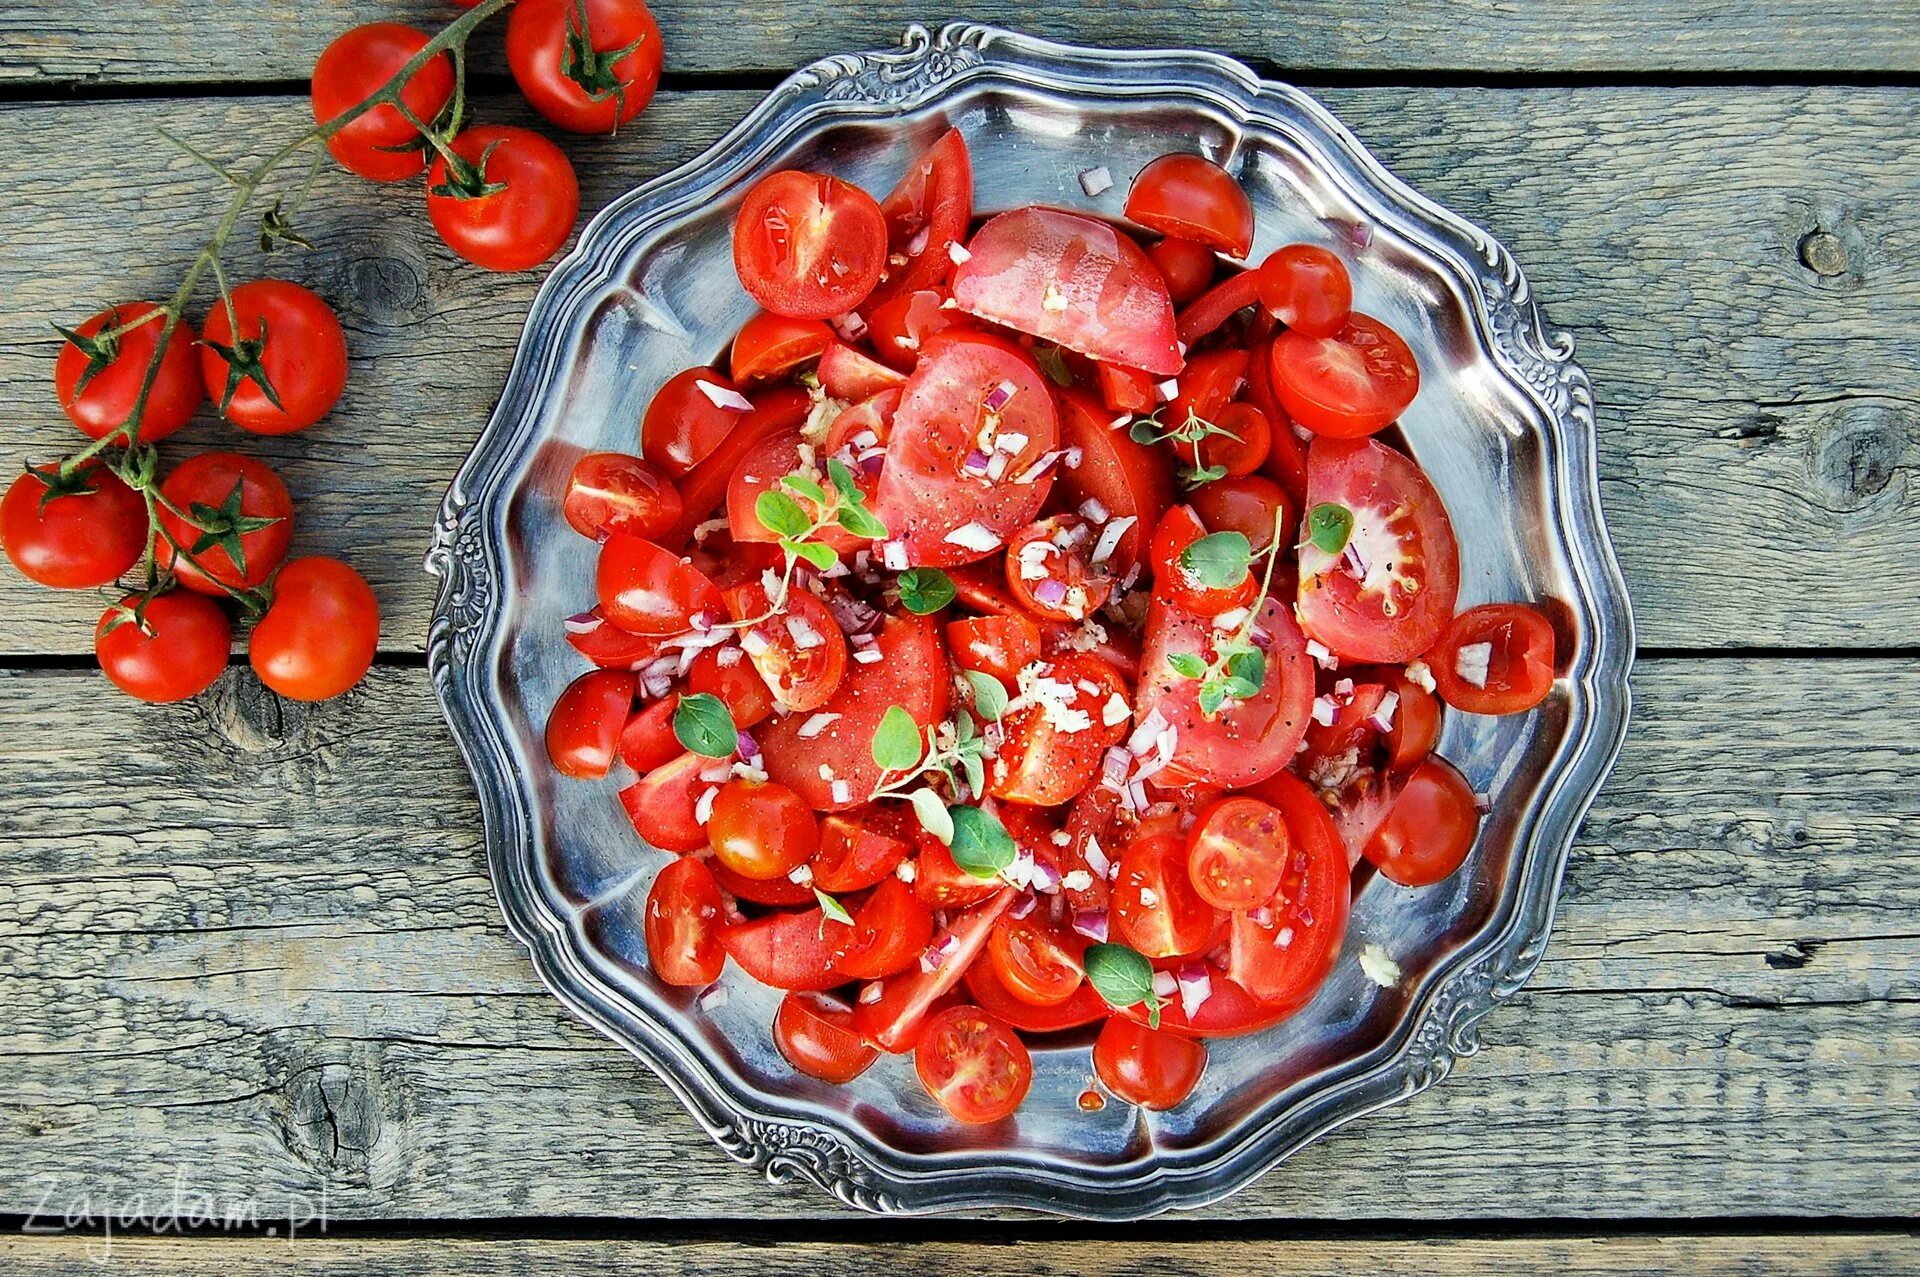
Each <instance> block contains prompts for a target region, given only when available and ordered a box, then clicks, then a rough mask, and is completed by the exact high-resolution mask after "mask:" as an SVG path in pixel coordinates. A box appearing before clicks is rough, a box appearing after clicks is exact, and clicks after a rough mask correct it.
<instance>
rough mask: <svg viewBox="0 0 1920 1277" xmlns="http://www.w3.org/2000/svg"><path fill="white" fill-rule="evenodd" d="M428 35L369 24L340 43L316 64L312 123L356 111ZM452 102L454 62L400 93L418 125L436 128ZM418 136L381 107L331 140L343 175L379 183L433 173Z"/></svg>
mask: <svg viewBox="0 0 1920 1277" xmlns="http://www.w3.org/2000/svg"><path fill="white" fill-rule="evenodd" d="M427 40H428V36H427V33H426V32H424V31H420V30H416V29H415V28H413V27H409V26H403V25H401V24H400V23H397V22H370V23H367V24H366V25H365V26H358V27H354V28H353V29H352V30H350V31H347V32H345V33H343V34H341V35H339V36H337V37H335V39H334V41H333V43H332V44H329V45H328V46H327V47H326V48H325V49H324V50H323V51H322V52H321V54H320V60H319V61H318V62H315V63H314V64H313V120H314V123H316V124H325V123H326V122H327V121H328V120H331V119H333V118H334V117H335V116H337V115H343V114H345V113H346V112H347V111H349V110H351V109H353V108H354V107H356V106H358V105H359V104H360V103H362V102H364V101H366V99H367V98H368V97H370V96H372V94H373V93H375V92H376V91H377V90H379V88H380V87H381V86H382V85H384V84H386V83H387V81H389V80H391V79H392V78H393V77H394V76H396V75H398V74H399V73H400V68H402V67H404V66H405V65H406V64H407V63H408V62H410V61H412V60H413V57H414V55H415V54H417V53H419V52H420V50H422V49H424V48H426V47H427ZM452 97H453V59H452V58H451V57H450V56H448V55H447V54H444V53H443V54H441V55H440V56H439V57H436V58H434V59H433V60H432V61H431V62H429V63H427V64H426V65H425V66H423V67H421V68H420V69H419V70H418V71H416V72H414V74H413V78H412V79H411V80H408V81H407V86H406V88H404V89H402V90H401V92H400V99H401V101H403V102H405V103H406V104H407V108H408V109H409V110H411V111H412V112H413V114H414V118H416V119H420V120H426V121H429V122H431V121H432V120H433V119H434V117H436V116H438V115H439V114H440V112H441V110H442V108H444V107H445V106H446V105H447V102H448V100H449V99H451V98H452ZM419 139H420V133H419V130H417V129H415V128H414V127H413V125H411V124H409V123H407V120H406V117H405V116H403V115H401V114H400V112H399V111H397V110H395V109H394V108H393V107H391V106H377V107H374V108H373V109H372V110H371V111H368V112H367V113H366V114H365V115H362V116H361V117H360V118H359V119H357V120H355V121H354V122H353V123H351V124H349V125H347V126H345V127H344V128H342V129H341V130H340V131H339V132H338V133H335V134H334V135H333V136H332V137H330V138H328V139H327V150H328V151H330V152H331V153H332V154H333V158H334V159H336V160H338V161H339V162H340V164H341V166H342V167H343V168H346V169H348V170H349V171H351V172H354V173H358V174H359V175H360V176H361V177H364V178H370V179H371V180H373V181H376V182H398V181H402V180H404V179H406V178H409V177H416V176H418V175H419V174H420V173H422V172H424V171H425V170H426V167H427V153H426V150H425V149H424V148H423V147H416V148H415V149H412V150H402V149H395V148H402V147H406V146H407V145H408V144H409V143H413V142H418V141H419Z"/></svg>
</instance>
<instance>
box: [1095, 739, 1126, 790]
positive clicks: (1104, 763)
mask: <svg viewBox="0 0 1920 1277" xmlns="http://www.w3.org/2000/svg"><path fill="white" fill-rule="evenodd" d="M1132 770H1133V755H1132V754H1130V753H1128V752H1127V751H1126V750H1125V749H1122V748H1121V747H1120V746H1118V745H1115V746H1114V747H1113V748H1112V749H1109V750H1108V751H1107V752H1106V756H1105V757H1103V758H1102V759H1101V760H1100V779H1101V780H1103V781H1105V782H1106V785H1107V788H1109V789H1119V788H1121V787H1122V786H1124V785H1125V784H1126V783H1127V773H1128V772H1130V771H1132Z"/></svg>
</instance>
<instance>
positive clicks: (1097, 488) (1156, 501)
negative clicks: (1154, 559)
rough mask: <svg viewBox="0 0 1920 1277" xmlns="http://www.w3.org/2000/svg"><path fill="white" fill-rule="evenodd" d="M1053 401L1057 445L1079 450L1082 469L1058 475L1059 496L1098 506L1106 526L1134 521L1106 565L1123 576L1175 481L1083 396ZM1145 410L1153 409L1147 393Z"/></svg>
mask: <svg viewBox="0 0 1920 1277" xmlns="http://www.w3.org/2000/svg"><path fill="white" fill-rule="evenodd" d="M1101 367H1102V369H1103V370H1104V369H1105V368H1106V365H1104V364H1103V365H1101ZM1057 399H1058V401H1059V405H1060V444H1061V446H1062V447H1065V448H1078V449H1080V464H1079V465H1077V466H1071V467H1068V468H1066V469H1063V470H1061V471H1060V472H1059V487H1060V492H1061V495H1062V496H1063V497H1064V498H1065V499H1066V500H1067V501H1069V502H1071V503H1072V504H1073V505H1074V506H1076V507H1078V506H1081V505H1084V504H1085V503H1086V502H1087V501H1089V500H1092V501H1097V502H1099V503H1100V507H1101V508H1102V509H1104V510H1105V511H1106V512H1107V517H1108V519H1110V520H1111V519H1132V520H1134V522H1133V524H1132V525H1131V526H1130V527H1128V528H1127V530H1126V531H1125V532H1124V533H1123V534H1122V535H1121V537H1120V540H1119V541H1118V542H1116V543H1115V544H1114V546H1113V551H1112V557H1111V558H1110V559H1109V560H1108V562H1109V563H1111V565H1112V567H1113V570H1114V571H1115V572H1117V573H1120V574H1122V575H1124V574H1126V573H1127V572H1129V571H1131V570H1132V569H1133V566H1134V565H1135V564H1136V563H1139V562H1140V561H1141V559H1143V558H1145V557H1146V552H1147V539H1148V538H1149V537H1151V536H1152V535H1153V529H1154V527H1155V526H1156V525H1157V524H1158V523H1159V522H1160V516H1161V515H1163V514H1165V513H1166V512H1167V507H1168V506H1170V505H1172V504H1173V477H1172V476H1171V475H1170V474H1168V473H1167V466H1166V462H1165V459H1164V458H1163V457H1162V456H1161V455H1160V452H1159V450H1158V449H1156V448H1152V447H1148V446H1147V445H1146V444H1143V443H1139V442H1136V441H1135V440H1134V439H1133V438H1131V437H1130V436H1129V435H1128V434H1127V432H1126V430H1125V429H1124V428H1121V429H1115V428H1114V426H1113V422H1112V418H1111V417H1110V416H1108V415H1107V414H1105V413H1102V412H1101V411H1100V410H1099V408H1097V407H1096V406H1095V405H1094V403H1093V400H1092V399H1091V398H1089V397H1088V396H1087V394H1086V393H1085V392H1084V391H1080V390H1062V391H1060V392H1059V394H1058V395H1057ZM1147 406H1148V407H1151V406H1152V389H1151V387H1149V389H1148V402H1147Z"/></svg>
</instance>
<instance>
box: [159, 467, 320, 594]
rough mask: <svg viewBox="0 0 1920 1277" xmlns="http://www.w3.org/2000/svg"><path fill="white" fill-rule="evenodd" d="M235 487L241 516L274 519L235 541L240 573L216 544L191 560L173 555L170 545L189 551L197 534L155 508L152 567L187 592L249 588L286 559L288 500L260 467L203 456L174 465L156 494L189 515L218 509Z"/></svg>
mask: <svg viewBox="0 0 1920 1277" xmlns="http://www.w3.org/2000/svg"><path fill="white" fill-rule="evenodd" d="M235 485H238V486H239V489H240V513H241V514H243V515H245V516H247V517H249V518H256V519H272V520H274V522H273V523H271V524H269V525H268V526H266V527H264V528H260V529H258V530H256V531H253V532H248V533H245V534H243V535H242V536H241V538H240V555H241V558H243V559H244V560H245V561H246V570H245V571H241V570H240V568H239V567H237V566H235V564H234V562H233V560H232V559H231V558H230V557H229V556H228V554H227V552H226V550H225V549H223V548H221V547H220V546H217V545H216V546H210V547H208V548H207V549H205V550H202V551H200V552H198V553H197V554H195V555H194V556H193V559H192V560H188V559H186V558H184V557H181V556H179V555H177V554H176V553H175V551H174V548H173V542H175V541H177V542H179V543H180V544H181V545H183V546H185V547H187V549H188V550H189V551H191V550H192V549H193V546H194V543H195V542H196V541H197V540H198V539H199V537H200V535H201V534H200V532H199V531H198V530H197V529H195V528H194V527H192V526H191V525H190V524H188V523H187V521H186V520H185V519H182V518H179V517H178V516H176V515H174V514H172V513H170V512H169V511H168V510H167V509H166V507H165V506H162V507H161V508H160V511H159V517H160V527H161V528H162V529H163V533H162V534H159V535H156V536H155V537H154V544H153V558H154V562H155V563H156V564H158V565H159V566H160V568H161V569H162V570H163V571H165V570H171V571H172V572H173V574H174V575H175V576H177V577H178V578H179V579H180V584H182V585H184V586H186V587H187V588H188V589H189V590H198V591H199V592H200V593H202V594H212V595H224V594H225V593H226V591H225V590H223V589H221V588H220V587H221V585H222V584H225V585H227V586H230V587H232V588H233V589H236V590H250V589H253V588H254V587H255V586H258V585H261V584H263V583H264V582H265V581H266V579H267V578H268V577H270V576H272V575H273V571H274V569H275V568H277V567H279V566H280V563H281V560H283V559H285V558H286V557H287V547H288V546H289V545H290V544H292V542H293V496H292V494H291V493H289V492H288V491H287V485H286V484H284V483H282V482H281V481H280V476H279V475H277V474H275V473H274V472H273V470H272V468H271V467H269V466H268V465H267V464H266V463H265V462H262V461H255V460H254V459H253V458H252V457H246V456H242V455H241V454H239V453H237V452H203V453H201V454H200V455H199V456H197V457H188V458H187V459H186V460H185V461H182V462H181V463H180V464H179V465H177V466H175V467H174V468H173V472H172V473H171V474H169V475H168V476H167V477H166V480H165V481H164V482H163V483H161V485H160V494H161V495H162V496H164V497H165V498H166V499H167V500H168V501H170V502H172V503H173V505H174V506H176V507H177V508H179V509H181V510H184V511H186V512H187V513H188V514H192V513H194V510H193V507H194V506H195V505H204V506H213V507H216V508H217V507H220V506H222V505H224V504H225V503H226V501H227V499H228V498H229V497H230V496H231V495H232V494H233V490H234V487H235ZM143 521H144V518H143ZM169 537H171V538H172V539H171V540H169V539H168V538H169Z"/></svg>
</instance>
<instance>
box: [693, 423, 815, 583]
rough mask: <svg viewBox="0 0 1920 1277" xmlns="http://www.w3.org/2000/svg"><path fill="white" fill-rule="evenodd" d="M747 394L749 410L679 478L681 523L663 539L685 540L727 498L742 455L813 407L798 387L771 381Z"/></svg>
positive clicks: (794, 425) (792, 425) (786, 428)
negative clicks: (760, 388)
mask: <svg viewBox="0 0 1920 1277" xmlns="http://www.w3.org/2000/svg"><path fill="white" fill-rule="evenodd" d="M751 398H752V399H753V403H754V408H753V411H752V412H748V413H742V414H739V421H738V424H737V425H735V426H734V428H733V432H732V433H731V434H729V435H727V437H726V438H724V439H722V440H721V441H720V443H719V444H718V445H717V446H716V447H715V448H714V449H713V451H712V452H711V453H709V454H708V455H707V458H706V460H704V461H702V462H701V463H700V464H699V465H697V466H695V467H694V468H693V469H692V470H690V471H689V472H688V473H687V475H686V477H684V478H683V479H681V480H680V483H679V487H680V506H681V512H680V522H679V523H678V524H677V525H676V526H675V527H674V529H673V531H672V532H671V533H670V534H668V535H667V536H666V537H663V538H662V543H663V544H666V545H674V546H678V545H684V544H686V542H687V540H688V538H690V537H691V536H692V535H693V530H694V528H695V527H697V526H699V525H700V524H701V523H703V522H705V521H706V520H707V519H708V518H709V517H710V516H711V515H712V514H713V512H714V511H715V510H717V509H719V508H720V505H721V503H722V502H724V501H725V500H726V499H727V485H728V483H730V482H731V481H732V479H733V472H734V471H735V470H737V469H738V468H739V466H740V463H741V461H742V460H743V459H745V457H746V456H747V454H748V453H750V452H752V451H753V450H754V448H755V447H757V446H758V445H759V444H760V442H761V441H762V440H764V439H767V438H770V437H772V436H774V435H778V434H784V433H785V432H787V431H789V430H798V429H799V428H800V427H801V425H802V424H803V423H804V422H805V421H806V419H807V413H808V412H809V411H811V409H812V407H813V400H812V399H811V398H810V397H808V395H807V392H806V391H804V390H802V389H800V388H799V387H798V386H774V387H772V388H771V389H768V390H765V391H762V392H760V393H758V394H756V395H753V396H751Z"/></svg>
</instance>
